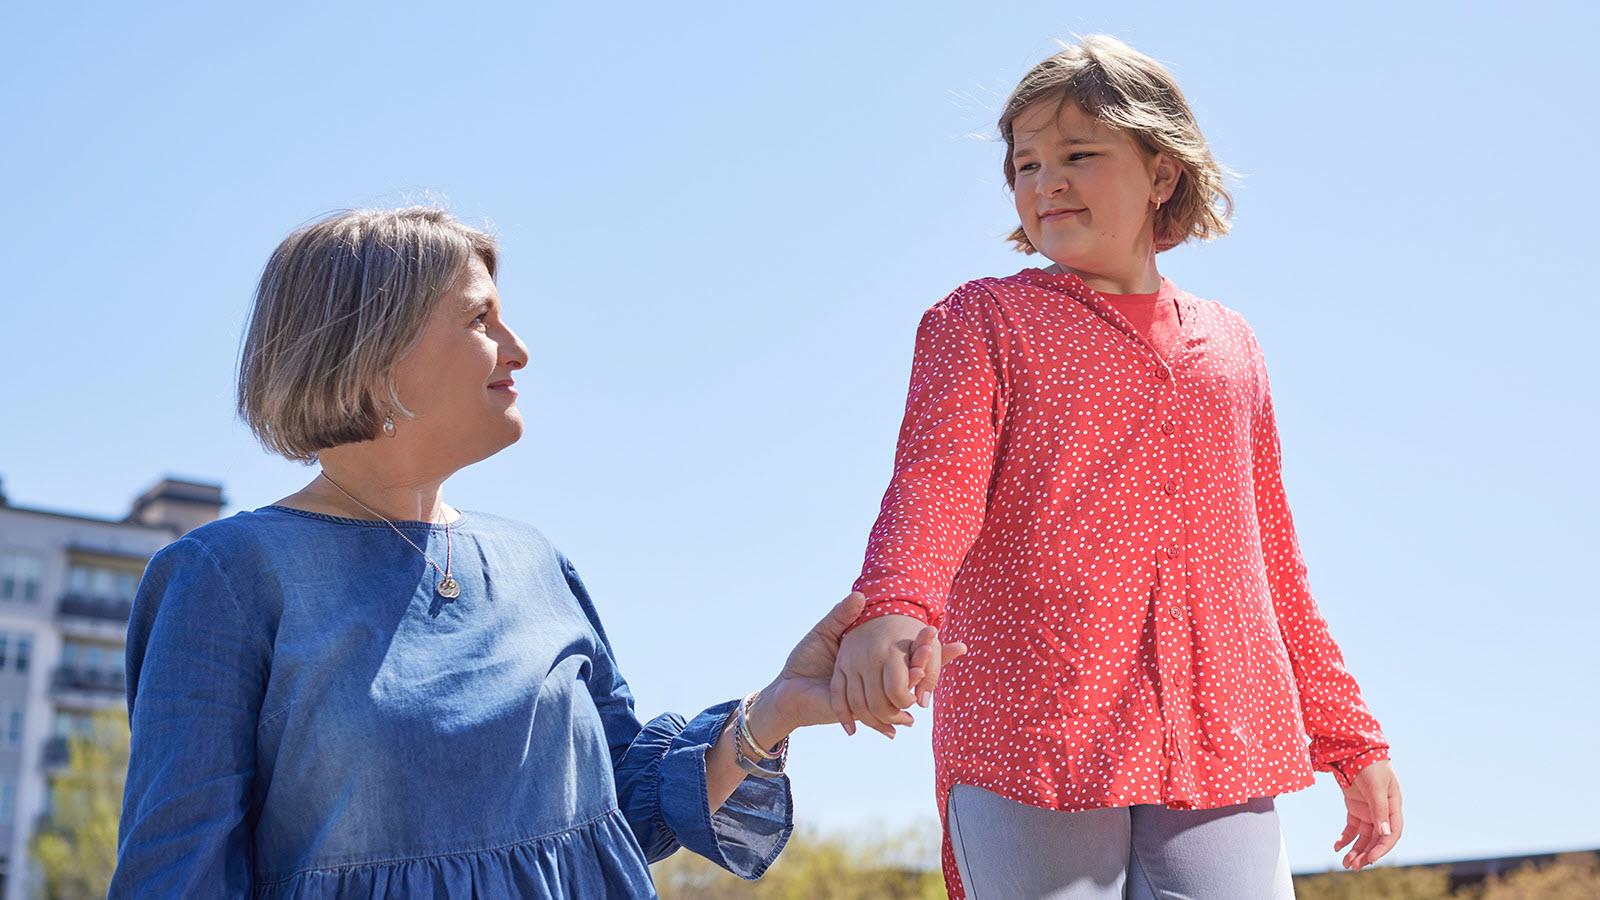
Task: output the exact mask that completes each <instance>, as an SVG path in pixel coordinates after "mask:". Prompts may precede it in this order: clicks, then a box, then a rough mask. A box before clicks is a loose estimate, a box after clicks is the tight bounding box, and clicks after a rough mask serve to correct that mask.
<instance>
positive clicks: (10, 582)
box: [0, 478, 225, 900]
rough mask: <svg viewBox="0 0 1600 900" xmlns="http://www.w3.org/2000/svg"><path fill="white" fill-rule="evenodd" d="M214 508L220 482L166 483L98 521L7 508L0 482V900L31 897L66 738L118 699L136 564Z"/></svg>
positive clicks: (213, 514) (218, 506) (139, 569)
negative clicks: (41, 827) (32, 854)
mask: <svg viewBox="0 0 1600 900" xmlns="http://www.w3.org/2000/svg"><path fill="white" fill-rule="evenodd" d="M224 502H225V501H224V500H223V497H222V487H221V485H216V484H205V483H201V482H194V481H185V480H180V479H175V478H167V479H163V480H161V481H160V482H158V483H156V484H155V485H153V486H151V488H150V489H149V490H147V491H145V492H144V493H143V494H141V495H139V497H138V498H137V499H135V500H134V501H133V503H132V505H131V506H130V508H129V510H128V514H127V515H126V516H124V517H123V518H121V519H108V518H99V517H96V516H86V515H80V514H76V513H69V512H59V511H56V510H50V509H39V508H33V507H27V506H19V505H14V504H12V503H10V502H9V501H8V500H7V498H6V495H5V489H4V485H3V483H0V898H4V900H26V898H29V897H31V896H32V895H33V886H32V884H31V883H30V876H29V866H30V862H31V860H30V859H29V857H28V845H29V842H30V841H31V840H32V838H33V833H34V829H35V828H36V827H37V825H38V823H39V822H40V820H41V819H42V818H44V817H45V816H47V815H48V811H49V802H50V792H49V777H50V773H51V772H52V771H53V770H55V769H57V768H59V767H61V766H64V765H65V764H66V762H67V739H68V738H69V737H70V736H71V735H73V734H75V733H81V732H82V731H84V730H85V729H87V728H88V725H89V716H90V715H91V714H92V713H93V712H94V711H95V710H98V709H102V708H104V707H106V706H120V705H122V704H123V703H124V693H123V690H124V685H125V679H124V673H123V642H124V639H125V637H126V634H127V627H128V613H129V611H130V609H131V607H132V603H133V595H134V589H135V588H136V587H137V586H138V584H139V578H140V576H141V574H142V573H143V572H144V567H145V564H146V563H147V562H148V561H149V559H150V557H151V556H152V555H154V554H155V552H156V551H157V550H159V549H161V548H162V547H164V546H166V545H167V544H168V543H170V542H172V541H173V540H174V539H176V538H177V537H178V536H180V535H182V534H184V533H185V532H187V531H189V530H190V529H193V528H195V527H197V526H199V525H203V524H205V523H206V522H209V521H211V520H213V519H215V518H217V517H218V516H219V515H220V514H221V512H222V507H223V504H224Z"/></svg>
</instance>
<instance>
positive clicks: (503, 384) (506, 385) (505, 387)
mask: <svg viewBox="0 0 1600 900" xmlns="http://www.w3.org/2000/svg"><path fill="white" fill-rule="evenodd" d="M489 390H491V391H496V392H498V393H501V394H510V395H511V396H513V397H515V396H516V395H517V389H516V388H514V387H512V386H511V382H509V381H498V382H495V383H494V384H491V385H489Z"/></svg>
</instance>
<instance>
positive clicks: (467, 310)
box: [395, 254, 528, 465]
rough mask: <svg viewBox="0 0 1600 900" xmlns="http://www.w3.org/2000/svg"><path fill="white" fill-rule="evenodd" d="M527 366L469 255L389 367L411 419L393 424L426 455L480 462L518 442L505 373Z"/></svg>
mask: <svg viewBox="0 0 1600 900" xmlns="http://www.w3.org/2000/svg"><path fill="white" fill-rule="evenodd" d="M527 364H528V348H527V347H526V346H525V345H524V344H523V343H522V340H521V339H520V338H518V337H517V335H516V333H515V332H513V331H512V330H511V327H510V326H509V325H507V324H506V323H505V322H504V321H503V320H502V319H501V318H500V294H499V292H498V291H497V290H496V289H495V284H494V279H493V278H490V277H489V270H488V268H487V267H486V266H484V264H483V260H482V259H479V258H478V257H477V255H476V254H474V255H473V257H472V262H471V263H470V264H469V265H468V267H467V269H466V271H464V272H463V273H462V274H461V277H460V278H458V279H457V280H456V283H455V284H454V285H453V286H452V287H451V288H450V289H449V290H447V291H445V292H444V294H443V295H442V296H441V297H440V298H439V302H438V303H437V304H436V305H435V306H434V309H433V315H432V316H431V317H430V318H429V320H428V324H427V326H426V328H424V330H423V333H422V337H421V339H420V340H418V342H417V344H416V346H414V347H413V348H412V349H411V350H410V351H409V352H408V353H407V354H406V355H405V356H404V357H402V358H401V359H400V362H399V363H398V364H397V365H396V367H395V387H396V389H397V390H398V391H399V393H400V400H401V402H403V403H405V404H406V406H407V407H409V408H410V409H411V410H412V411H413V412H415V413H417V418H416V419H410V420H401V419H400V418H399V417H398V416H397V417H396V424H397V425H399V427H400V429H401V431H402V432H405V433H406V437H408V438H414V439H415V440H416V444H414V446H416V447H418V448H419V449H422V450H423V452H427V453H429V454H430V455H431V456H436V457H450V459H451V462H453V463H459V464H460V465H468V464H470V463H473V462H477V461H478V460H480V459H486V458H488V457H489V456H492V455H494V454H495V453H498V452H499V451H500V450H502V449H504V448H506V447H508V446H510V445H511V444H513V443H515V442H516V441H517V439H518V438H520V437H521V436H522V427H523V423H522V413H521V412H520V411H518V409H517V405H516V404H517V392H516V391H515V390H514V389H513V388H512V386H511V373H512V372H514V371H516V370H517V369H520V368H522V367H523V366H525V365H527Z"/></svg>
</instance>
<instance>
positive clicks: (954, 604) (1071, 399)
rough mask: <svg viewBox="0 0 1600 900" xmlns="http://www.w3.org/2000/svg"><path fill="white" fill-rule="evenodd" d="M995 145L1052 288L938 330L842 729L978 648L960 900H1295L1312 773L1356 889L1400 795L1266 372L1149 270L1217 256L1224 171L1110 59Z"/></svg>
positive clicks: (1067, 69)
mask: <svg viewBox="0 0 1600 900" xmlns="http://www.w3.org/2000/svg"><path fill="white" fill-rule="evenodd" d="M999 127H1000V133H1001V135H1002V137H1003V138H1004V139H1005V143H1006V158H1005V174H1006V182H1007V184H1008V185H1010V186H1011V188H1012V189H1013V192H1014V194H1015V200H1016V209H1017V215H1018V217H1019V219H1020V227H1018V228H1017V230H1016V231H1015V232H1013V234H1012V235H1011V240H1012V241H1013V242H1014V243H1015V244H1016V246H1017V248H1018V249H1019V250H1021V251H1022V252H1024V253H1041V254H1043V255H1044V256H1045V257H1047V258H1048V259H1049V260H1050V261H1051V262H1053V263H1054V265H1052V266H1050V267H1048V268H1043V269H1039V268H1031V269H1025V270H1023V271H1021V272H1019V273H1017V274H1015V275H1012V276H1010V277H1006V278H985V279H980V280H977V281H972V282H968V283H967V284H965V285H963V286H961V287H960V288H958V289H957V290H956V291H955V292H954V293H952V294H951V295H950V296H948V297H947V298H945V299H944V300H943V301H941V302H940V303H938V304H936V305H935V306H934V307H933V308H932V309H930V310H928V312H927V313H926V314H925V315H924V316H923V318H922V322H921V325H920V327H919V329H918V332H917V341H916V352H915V357H914V360H913V363H912V375H911V387H910V392H909V397H908V399H907V403H906V415H905V420H904V423H903V425H902V426H901V430H900V437H899V442H898V446H897V450H896V456H895V468H894V475H893V478H892V480H891V482H890V484H889V488H888V491H887V492H886V493H885V495H884V499H883V505H882V511H881V513H880V515H879V516H878V519H877V522H876V524H875V525H874V527H873V529H872V533H871V536H870V539H869V541H868V546H867V553H866V562H865V565H864V567H863V570H862V573H861V577H860V578H859V579H858V580H857V582H856V589H857V590H858V591H860V592H862V593H864V594H865V595H866V597H867V601H868V602H867V606H866V608H865V610H864V611H863V613H862V615H861V616H860V618H859V619H858V620H857V621H856V623H855V624H854V626H852V630H851V631H850V632H849V633H848V635H847V636H846V637H845V639H844V642H843V644H842V646H841V648H840V652H839V656H838V663H837V666H836V668H835V673H834V680H833V684H832V689H833V696H834V707H835V710H836V711H837V712H838V713H839V715H840V720H841V721H842V722H846V723H850V722H852V721H853V720H854V719H859V720H861V721H863V722H866V723H867V724H868V725H869V726H871V727H874V728H877V729H879V730H880V731H884V732H885V733H888V734H891V735H892V733H893V728H892V723H891V722H890V719H889V717H890V716H893V715H894V714H896V713H899V712H900V711H901V710H903V709H904V708H906V707H908V706H910V705H911V703H913V702H920V703H921V704H922V705H924V706H926V705H927V704H928V702H929V691H930V690H931V687H932V686H931V685H930V684H928V683H927V682H925V681H920V680H918V679H914V678H913V677H911V676H912V674H913V673H911V672H910V671H909V669H908V658H907V650H908V648H909V647H910V646H911V642H912V641H913V640H914V639H915V637H916V636H917V634H918V633H919V630H920V629H922V628H923V627H924V625H925V624H926V625H933V626H937V627H939V628H940V629H941V631H942V635H941V637H942V639H943V640H950V641H962V642H965V644H966V645H967V646H968V647H970V648H971V652H970V653H969V654H968V655H967V656H966V657H963V658H962V659H961V660H959V661H958V662H953V663H952V664H951V667H950V671H949V672H948V673H947V674H948V677H946V678H944V680H943V681H942V683H940V684H939V685H938V688H937V698H938V707H937V710H936V712H935V713H934V734H933V749H934V760H935V765H936V772H937V789H936V793H937V797H938V802H939V812H940V815H941V818H942V819H943V821H944V824H945V842H944V848H943V861H944V872H945V879H946V882H947V883H948V885H949V887H950V891H951V894H952V895H953V896H956V897H960V896H963V894H964V893H966V894H970V895H971V896H973V897H976V898H984V900H987V898H999V897H1005V898H1013V897H1037V896H1045V895H1048V896H1051V897H1073V898H1077V897H1083V898H1101V897H1121V896H1124V891H1125V890H1126V891H1127V892H1128V895H1129V896H1136V897H1137V896H1161V897H1167V896H1185V897H1204V898H1212V897H1228V898H1244V900H1252V898H1279V897H1290V896H1292V895H1293V887H1292V885H1291V883H1290V881H1289V872H1288V867H1287V862H1286V859H1285V858H1284V853H1283V843H1282V838H1281V836H1280V834H1279V831H1278V823H1277V819H1276V815H1275V813H1274V811H1273V800H1272V798H1273V797H1274V796H1275V795H1277V794H1280V793H1284V792H1288V791H1295V790H1299V789H1301V788H1304V787H1307V786H1309V785H1310V784H1311V783H1312V780H1313V779H1312V772H1313V770H1316V771H1326V772H1332V773H1333V775H1334V777H1335V778H1336V780H1337V781H1338V783H1339V786H1340V787H1341V788H1342V789H1343V791H1344V796H1345V803H1346V806H1347V808H1348V810H1349V815H1348V818H1347V821H1346V824H1345V828H1344V831H1343V833H1342V834H1341V835H1340V837H1339V839H1338V841H1336V842H1335V849H1339V848H1343V847H1345V846H1346V845H1352V842H1353V845H1352V846H1351V847H1350V850H1349V852H1348V854H1347V855H1346V856H1345V858H1344V865H1345V866H1347V867H1349V868H1353V869H1360V868H1362V867H1363V866H1366V865H1367V864H1369V863H1371V862H1373V861H1374V860H1376V859H1378V858H1379V857H1381V856H1383V855H1384V854H1385V853H1386V852H1388V850H1389V849H1390V848H1391V847H1393V846H1394V844H1395V842H1396V841H1397V840H1398V839H1399V837H1400V833H1401V828H1402V819H1401V813H1400V790H1399V785H1398V783H1397V782H1396V780H1395V776H1394V772H1393V770H1392V769H1391V767H1390V765H1389V763H1388V762H1387V759H1388V755H1389V754H1388V749H1389V748H1388V743H1387V742H1386V741H1385V739H1384V737H1383V734H1382V731H1381V730H1380V729H1379V726H1378V723H1377V721H1376V720H1375V719H1374V717H1373V715H1372V714H1371V713H1370V712H1369V711H1368V709H1367V707H1366V705H1365V704H1364V703H1363V702H1362V699H1361V696H1360V692H1359V690H1358V688H1357V685H1356V682H1355V679H1354V678H1353V677H1352V676H1351V675H1350V673H1349V672H1348V671H1347V670H1346V669H1345V666H1344V663H1343V659H1342V656H1341V654H1340V652H1339V648H1338V646H1337V645H1336V644H1335V643H1334V641H1333V639H1332V638H1331V637H1330V636H1329V633H1328V627H1327V623H1326V622H1325V621H1324V620H1323V618H1322V616H1321V615H1320V614H1319V613H1318V612H1317V607H1316V605H1315V603H1314V602H1313V600H1312V597H1311V594H1310V591H1309V589H1308V587H1307V582H1306V568H1305V564H1304V562H1303V560H1302V558H1301V554H1300V549H1299V545H1298V542H1297V540H1296V537H1295V531H1294V524H1293V521H1292V519H1291V517H1290V514H1289V507H1288V504H1287V502H1286V500H1285V497H1284V489H1283V483H1282V480H1281V477H1280V457H1279V447H1278V433H1277V428H1276V425H1275V423H1274V417H1273V405H1272V397H1271V393H1270V390H1269V387H1268V381H1267V372H1266V366H1265V363H1264V360H1263V356H1262V351H1261V348H1260V347H1259V346H1258V345H1257V343H1256V340H1255V337H1254V335H1253V334H1252V332H1251V329H1250V326H1249V325H1248V324H1246V322H1245V321H1244V319H1243V317H1241V316H1240V315H1239V314H1238V313H1236V312H1234V311H1233V310H1230V309H1228V308H1227V307H1225V306H1223V305H1221V304H1219V303H1216V302H1214V301H1210V300H1202V299H1200V298H1198V297H1195V296H1193V295H1191V294H1189V293H1187V292H1185V291H1183V290H1181V289H1180V288H1178V287H1177V286H1176V285H1174V284H1173V283H1172V282H1171V281H1169V280H1167V279H1164V278H1162V277H1161V275H1160V273H1159V271H1158V270H1157V266H1156V255H1157V254H1158V253H1159V252H1161V251H1163V250H1167V249H1170V248H1172V247H1174V246H1177V245H1178V244H1180V243H1183V242H1184V241H1187V240H1189V239H1191V238H1197V239H1201V240H1205V239H1210V238H1212V237H1215V236H1217V235H1220V234H1223V233H1225V232H1226V231H1227V228H1228V218H1229V215H1230V214H1231V199H1230V198H1229V196H1228V194H1227V192H1226V191H1225V190H1224V188H1223V185H1222V173H1223V169H1222V167H1221V166H1220V165H1219V164H1218V163H1217V162H1216V160H1215V159H1213V157H1212V155H1211V152H1210V149H1209V147H1208V146H1207V145H1206V142H1205V139H1204V137H1203V136H1202V135H1201V132H1200V129H1199V127H1198V126H1197V125H1196V123H1195V120H1194V116H1193V114H1192V112H1191V111H1190V109H1189V106H1188V103H1187V101H1186V100H1185V99H1184V97H1183V93H1182V92H1181V91H1180V90H1179V88H1178V85H1177V84H1176V83H1175V82H1174V80H1173V78H1172V76H1171V75H1170V74H1169V73H1168V72H1167V71H1166V69H1164V68H1163V67H1162V66H1161V65H1160V64H1159V63H1157V62H1155V61H1154V60H1152V59H1150V58H1149V57H1147V56H1145V55H1143V54H1141V53H1138V52H1136V51H1134V50H1133V49H1131V48H1129V47H1128V46H1127V45H1125V44H1123V43H1121V42H1119V41H1117V40H1115V39H1112V38H1109V37H1103V36H1091V37H1088V38H1085V39H1084V40H1083V41H1082V43H1081V44H1079V45H1078V46H1074V47H1070V48H1068V49H1066V50H1065V51H1063V52H1061V53H1058V54H1056V55H1055V56H1052V57H1051V58H1049V59H1047V60H1045V61H1044V62H1042V63H1040V64H1039V65H1038V66H1036V67H1035V68H1034V69H1033V70H1032V71H1030V72H1029V73H1028V74H1027V76H1026V77H1025V78H1023V80H1022V82H1021V84H1019V85H1018V86H1017V88H1016V90H1015V91H1014V92H1013V93H1012V95H1011V97H1010V99H1009V100H1008V101H1007V103H1006V106H1005V110H1004V112H1003V114H1002V115H1001V117H1000V122H999ZM937 668H938V666H937V662H936V661H935V663H934V664H932V665H930V666H929V667H928V670H927V672H928V674H929V675H931V674H933V673H934V672H936V671H937ZM913 691H914V692H915V693H913ZM850 728H851V726H849V725H847V730H850Z"/></svg>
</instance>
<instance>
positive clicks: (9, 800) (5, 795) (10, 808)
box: [0, 778, 17, 822]
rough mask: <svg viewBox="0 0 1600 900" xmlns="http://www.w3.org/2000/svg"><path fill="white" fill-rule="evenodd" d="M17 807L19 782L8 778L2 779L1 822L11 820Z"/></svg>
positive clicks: (0, 785) (0, 783)
mask: <svg viewBox="0 0 1600 900" xmlns="http://www.w3.org/2000/svg"><path fill="white" fill-rule="evenodd" d="M16 809H17V783H16V782H15V781H12V780H11V779H9V778H7V779H5V780H4V781H0V822H10V821H11V817H12V815H14V814H15V813H16Z"/></svg>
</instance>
